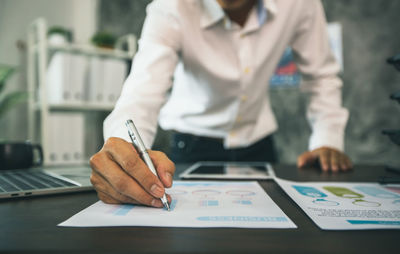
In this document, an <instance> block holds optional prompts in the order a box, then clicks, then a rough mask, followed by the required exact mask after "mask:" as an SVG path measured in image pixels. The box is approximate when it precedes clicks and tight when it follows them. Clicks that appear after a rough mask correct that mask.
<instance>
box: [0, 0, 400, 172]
mask: <svg viewBox="0 0 400 254" xmlns="http://www.w3.org/2000/svg"><path fill="white" fill-rule="evenodd" d="M149 2H151V1H148V0H113V1H110V0H57V1H54V0H0V66H1V65H4V66H9V67H12V68H13V69H14V72H13V74H12V75H10V77H9V78H8V79H7V81H6V87H5V89H4V91H3V93H4V94H6V93H12V92H14V91H28V87H29V86H28V83H29V80H30V79H31V80H33V81H31V82H33V83H35V86H34V89H33V91H30V92H32V93H37V91H36V89H37V84H38V83H40V80H39V79H40V78H38V77H35V78H32V77H29V76H28V74H27V73H28V69H29V68H31V73H37V72H40V64H38V63H37V62H35V61H39V60H38V59H39V58H40V51H37V52H36V51H35V52H36V53H31V58H32V57H33V58H34V61H32V62H30V64H28V59H29V54H30V53H29V48H30V47H29V42H28V41H27V38H28V29H30V28H29V27H30V26H31V24H32V23H33V22H34V21H35V20H37V19H38V18H39V17H42V18H43V19H42V20H44V21H45V24H46V28H47V29H50V28H52V27H53V28H54V27H62V28H64V29H66V30H68V31H70V32H71V34H72V35H73V36H72V39H71V42H70V43H73V44H76V45H85V44H93V36H94V35H96V34H98V33H99V32H108V33H112V35H113V36H115V38H120V37H121V36H124V35H127V34H131V35H135V36H136V38H139V37H140V32H141V28H142V25H143V21H144V19H145V15H146V12H145V9H146V5H147V4H148V3H149ZM322 3H323V6H324V8H325V12H326V16H327V20H328V22H329V23H332V22H334V23H335V24H339V25H340V33H341V38H340V40H341V43H342V57H343V71H342V73H341V77H342V79H343V81H344V88H343V102H344V106H345V107H346V108H348V109H349V111H350V119H349V122H348V126H347V129H346V142H345V144H346V145H345V149H346V152H347V153H348V154H349V156H350V157H351V158H352V159H353V161H354V162H355V163H359V164H367V163H368V164H396V165H399V163H400V162H399V161H400V159H399V148H398V147H396V146H395V145H393V144H392V143H391V142H390V140H389V139H388V137H387V136H384V135H382V134H381V131H382V129H398V128H399V126H400V121H399V116H400V105H398V104H397V103H395V101H393V100H390V99H389V96H390V94H392V93H394V92H396V91H397V90H399V87H400V73H397V72H396V70H395V69H394V68H393V67H391V66H389V65H388V64H387V63H386V59H387V58H389V57H391V56H393V55H395V54H397V53H399V52H400V35H399V34H398V33H397V32H398V31H397V30H398V24H399V23H400V15H398V13H399V10H400V1H396V0H380V1H373V0H370V1H369V0H335V1H328V0H324V1H322ZM91 41H92V42H91ZM38 45H40V42H39V43H38ZM47 46H48V45H47ZM97 46H99V45H97ZM31 48H32V47H31ZM55 48H56V47H55ZM55 48H53V49H52V51H51V53H49V54H48V56H47V57H48V58H47V59H46V62H47V63H46V64H47V66H50V65H51V61H50V60H51V57H52V56H55V55H56V53H54V52H55V51H57V52H58V50H59V49H55ZM65 48H66V46H65V44H64V45H63V46H62V48H61V51H63V52H64V51H66V52H73V54H81V53H82V52H83V53H82V54H84V55H89V56H90V57H92V58H93V59H94V58H96V57H97V56H99V57H100V58H106V57H110V56H111V58H115V59H120V60H121V59H122V61H123V62H124V63H126V65H127V67H126V68H127V69H129V64H130V61H129V59H127V57H123V56H122V57H121V56H120V55H119V53H118V52H115V51H112V52H111V53H107V52H108V51H106V49H104V50H99V51H93V50H92V49H88V50H89V51H86V49H77V50H75V49H74V50H72V51H71V50H70V48H68V49H65ZM121 50H125V51H124V52H125V53H127V54H128V55H129V54H130V53H131V52H129V50H128V51H126V47H122V48H121ZM130 50H132V48H131V49H130ZM88 52H89V53H88ZM92 64H93V63H92V62H90V63H88V65H90V66H92ZM94 64H95V63H94ZM49 69H50V68H49ZM291 71H293V70H291ZM294 71H295V70H294ZM283 72H284V70H283ZM278 73H279V72H278ZM281 74H282V72H281ZM283 74H285V73H283ZM291 74H294V73H291ZM286 81H287V80H286ZM286 81H285V79H283V80H282V81H281V82H277V84H274V85H273V86H271V100H272V104H273V109H274V112H275V114H276V116H277V119H278V123H279V131H278V132H277V133H276V135H275V136H276V143H277V147H278V151H279V157H280V161H281V162H282V163H294V162H295V161H296V158H297V156H298V155H299V154H300V153H302V152H303V151H305V150H306V149H307V144H308V137H309V135H310V128H309V126H308V124H307V122H306V119H305V105H306V98H305V96H304V95H303V94H302V93H300V92H299V90H298V87H297V85H296V82H292V81H293V80H292V81H287V82H286ZM291 82H292V83H291ZM0 98H1V97H0ZM31 99H32V101H31V102H29V100H26V101H23V102H22V103H19V104H18V105H15V106H14V107H12V108H11V109H10V110H9V111H7V113H5V114H4V115H1V116H0V140H2V141H8V142H10V141H24V140H27V139H33V141H34V142H39V143H41V142H43V135H44V134H43V132H41V128H42V127H43V126H41V125H40V123H41V124H42V125H43V123H44V122H43V120H44V119H43V116H41V115H40V114H42V113H43V110H44V111H46V112H50V113H49V114H48V115H50V114H51V112H59V113H60V112H61V113H65V112H68V113H71V112H72V113H75V114H82V115H84V116H85V117H84V118H83V119H84V120H81V121H83V122H84V124H82V126H84V127H83V128H84V130H83V131H82V132H83V133H81V136H84V137H85V141H84V143H83V144H82V146H83V147H84V148H83V149H84V150H85V151H84V153H85V156H84V158H86V157H88V156H90V155H91V154H93V153H94V152H96V151H97V150H98V149H99V148H100V147H101V145H102V142H103V140H102V133H101V132H102V120H103V119H104V117H105V116H106V115H107V114H108V113H109V111H110V110H111V109H112V106H110V105H109V104H104V103H103V104H96V105H94V104H93V103H85V102H83V103H81V102H80V103H78V104H75V105H72V104H68V106H63V107H61V106H59V107H52V106H51V105H50V104H48V105H47V106H46V105H44V106H43V105H42V106H38V109H32V107H34V106H35V105H34V104H35V103H37V104H40V101H41V100H40V99H41V98H40V95H38V94H35V95H34V97H31ZM29 103H33V104H31V105H29ZM32 105H33V106H32ZM49 105H50V106H49ZM71 105H72V106H71ZM32 112H33V113H32ZM29 115H31V117H32V118H33V119H36V118H38V119H39V120H37V121H36V123H34V125H35V126H33V127H32V128H35V131H32V130H31V133H29V132H30V130H29V128H31V127H29V126H30V124H29V123H28V119H29ZM45 123H46V124H48V123H47V122H45ZM66 125H68V121H67V124H66ZM58 130H59V129H58ZM47 132H48V133H49V135H51V134H50V132H51V130H50V128H47ZM58 133H59V134H60V132H58ZM32 135H33V136H34V137H32ZM40 135H42V137H40ZM168 137H169V134H168V132H165V131H162V130H159V132H158V134H157V139H156V142H155V144H154V148H155V149H160V150H164V151H165V150H166V149H167V147H168ZM46 142H50V141H49V140H47V141H46ZM49 146H51V144H50V145H49ZM49 146H47V147H49ZM53 146H54V144H53Z"/></svg>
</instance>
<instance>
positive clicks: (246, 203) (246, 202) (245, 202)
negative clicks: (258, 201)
mask: <svg viewBox="0 0 400 254" xmlns="http://www.w3.org/2000/svg"><path fill="white" fill-rule="evenodd" d="M241 203H242V205H251V201H250V200H242V202H241Z"/></svg>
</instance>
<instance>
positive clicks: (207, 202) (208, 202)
mask: <svg viewBox="0 0 400 254" xmlns="http://www.w3.org/2000/svg"><path fill="white" fill-rule="evenodd" d="M200 205H201V206H218V200H202V201H200Z"/></svg>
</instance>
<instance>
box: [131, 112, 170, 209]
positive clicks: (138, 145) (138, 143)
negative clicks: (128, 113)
mask: <svg viewBox="0 0 400 254" xmlns="http://www.w3.org/2000/svg"><path fill="white" fill-rule="evenodd" d="M125 125H126V127H127V128H128V134H129V137H130V138H131V140H132V145H133V146H134V147H135V149H136V151H137V152H138V153H139V154H140V156H141V158H142V159H143V160H144V162H145V163H146V165H147V167H148V168H149V169H150V171H151V172H152V173H153V174H154V175H155V176H157V177H158V175H157V171H156V169H155V167H154V165H153V162H152V161H151V158H150V156H149V153H148V152H147V149H146V147H145V145H144V143H143V141H142V138H141V137H140V135H139V132H138V130H137V129H136V126H135V124H134V123H133V121H132V120H131V119H129V120H126V122H125ZM160 199H161V202H162V203H163V205H164V207H165V208H166V209H167V210H168V211H170V208H169V204H168V199H167V197H166V196H165V193H164V195H163V196H162V198H160Z"/></svg>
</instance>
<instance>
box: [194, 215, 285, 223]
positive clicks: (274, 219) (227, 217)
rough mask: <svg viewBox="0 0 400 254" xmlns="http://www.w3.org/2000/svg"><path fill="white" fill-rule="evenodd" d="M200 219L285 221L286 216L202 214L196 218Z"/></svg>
mask: <svg viewBox="0 0 400 254" xmlns="http://www.w3.org/2000/svg"><path fill="white" fill-rule="evenodd" d="M196 219H197V220H199V221H218V222H220V221H224V222H226V221H248V222H285V221H287V219H286V218H285V217H262V216H202V217H197V218H196Z"/></svg>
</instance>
